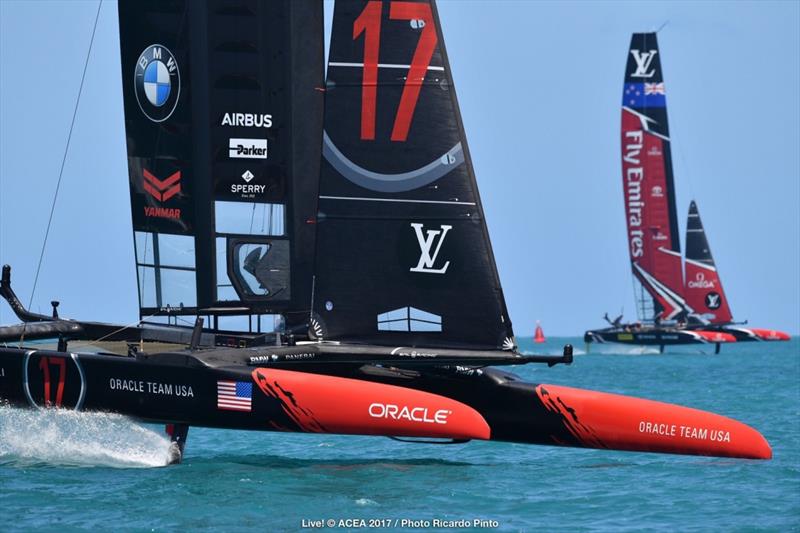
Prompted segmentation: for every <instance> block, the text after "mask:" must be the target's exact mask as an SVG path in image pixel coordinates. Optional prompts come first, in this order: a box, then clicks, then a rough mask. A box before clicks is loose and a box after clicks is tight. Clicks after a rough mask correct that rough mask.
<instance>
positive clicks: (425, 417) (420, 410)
mask: <svg viewBox="0 0 800 533" xmlns="http://www.w3.org/2000/svg"><path fill="white" fill-rule="evenodd" d="M451 414H453V411H451V410H449V409H439V410H436V411H433V410H432V409H428V408H427V407H409V406H407V405H403V406H400V405H395V404H391V403H388V404H384V403H377V402H376V403H372V404H370V406H369V416H371V417H373V418H391V419H392V420H408V421H411V422H421V423H424V424H447V417H448V416H450V415H451Z"/></svg>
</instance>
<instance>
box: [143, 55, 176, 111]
mask: <svg viewBox="0 0 800 533" xmlns="http://www.w3.org/2000/svg"><path fill="white" fill-rule="evenodd" d="M134 87H135V91H136V101H137V102H138V103H139V108H140V109H141V110H142V113H144V114H145V115H146V116H147V118H149V119H150V120H152V121H153V122H163V121H165V120H167V119H168V118H169V117H170V115H172V112H173V111H175V107H176V106H177V105H178V97H179V96H180V93H181V72H180V69H178V62H177V61H175V56H174V55H172V52H170V51H169V49H168V48H167V47H166V46H163V45H160V44H151V45H150V46H148V47H147V48H145V49H144V51H143V52H142V53H141V55H139V59H138V60H137V61H136V74H135V75H134Z"/></svg>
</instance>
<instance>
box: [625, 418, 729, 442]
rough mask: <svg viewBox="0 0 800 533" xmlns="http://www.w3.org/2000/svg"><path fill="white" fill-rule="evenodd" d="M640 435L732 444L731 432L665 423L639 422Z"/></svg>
mask: <svg viewBox="0 0 800 533" xmlns="http://www.w3.org/2000/svg"><path fill="white" fill-rule="evenodd" d="M639 433H645V434H648V435H661V436H662V437H681V438H684V439H695V440H710V441H716V442H731V432H730V431H726V430H722V429H709V428H701V427H694V426H684V425H681V424H667V423H664V422H647V421H644V420H642V421H640V422H639Z"/></svg>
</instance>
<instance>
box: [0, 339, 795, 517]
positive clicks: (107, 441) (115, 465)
mask: <svg viewBox="0 0 800 533" xmlns="http://www.w3.org/2000/svg"><path fill="white" fill-rule="evenodd" d="M564 342H572V343H574V344H575V346H576V353H577V354H578V356H577V357H576V358H575V362H574V364H573V365H572V366H570V367H565V366H562V365H559V366H557V367H554V368H547V367H546V366H545V365H536V366H532V365H529V366H528V367H525V368H519V369H517V370H516V372H517V373H518V374H520V375H521V376H523V377H524V378H526V380H529V381H533V382H542V383H555V384H564V385H571V386H576V387H582V388H590V389H597V390H604V391H609V392H616V393H623V394H628V395H633V396H640V397H646V398H652V399H656V400H662V401H669V402H673V403H678V404H684V405H689V406H692V407H697V408H700V409H706V410H710V411H714V412H717V413H720V414H724V415H727V416H730V417H733V418H736V419H739V420H741V421H743V422H746V423H748V424H750V425H752V426H754V427H755V428H757V429H759V430H760V431H761V432H762V433H763V434H764V435H765V436H766V437H767V439H768V440H769V442H770V443H771V445H772V448H773V453H774V458H773V460H771V461H746V460H732V459H716V458H705V457H687V456H673V455H660V454H645V453H625V452H610V451H595V450H579V449H569V448H556V447H548V446H526V445H515V444H504V443H491V442H488V443H487V442H471V443H468V444H464V445H450V446H442V445H428V444H404V443H399V442H395V441H392V440H389V439H386V438H381V437H342V436H330V435H289V434H278V433H261V432H232V431H219V430H211V429H202V428H192V429H191V430H190V432H189V440H188V445H187V448H186V456H185V460H184V462H183V463H182V464H180V465H176V466H170V467H164V466H163V465H164V464H165V461H166V457H167V456H166V451H167V446H168V441H167V439H166V438H165V437H164V436H163V435H161V433H160V428H158V427H155V426H142V425H140V424H137V423H135V422H132V421H130V420H128V419H126V418H124V417H121V416H117V415H110V414H90V413H72V412H66V411H65V412H57V411H41V412H33V411H26V410H18V409H11V408H8V407H0V517H2V521H0V531H30V530H58V531H70V530H81V529H93V530H101V531H103V530H133V531H151V530H152V531H170V530H175V529H177V528H181V529H188V530H222V531H248V530H255V531H282V530H303V529H304V530H309V531H310V530H311V529H317V528H312V527H310V526H311V525H313V524H315V522H314V521H317V520H322V521H323V524H325V523H326V521H328V520H334V521H335V523H334V528H330V527H327V526H325V527H324V528H321V529H337V530H342V531H344V530H366V529H368V527H365V526H364V525H363V524H365V525H366V526H369V525H370V521H372V525H388V526H390V528H392V529H409V530H411V529H416V530H429V529H433V527H432V526H433V524H434V520H444V521H459V520H461V521H467V522H461V523H460V524H461V525H465V524H466V523H469V524H470V525H473V524H474V523H475V522H474V521H475V520H484V521H485V522H482V523H480V525H483V526H486V527H484V529H489V530H496V531H530V530H533V529H539V528H544V529H545V530H551V531H615V532H616V531H651V530H680V531H709V530H712V531H715V530H716V531H791V530H798V529H800V342H798V340H797V339H793V340H792V341H790V342H782V343H777V342H776V343H741V344H739V345H733V346H724V347H723V350H722V353H721V354H719V355H713V353H712V351H713V350H712V349H711V348H709V347H693V348H689V347H686V348H681V349H680V350H679V351H678V350H675V351H673V352H672V353H667V354H664V355H657V354H655V353H654V350H641V349H631V348H626V347H619V346H617V347H614V346H613V345H607V346H601V347H597V346H596V345H594V346H592V352H591V353H590V354H588V355H586V354H585V350H584V349H583V348H584V347H583V343H582V342H581V341H580V339H563V338H562V339H548V342H547V343H545V344H543V345H536V347H535V348H534V345H533V343H532V342H531V341H530V339H522V340H521V344H522V348H523V349H524V350H526V351H536V352H538V353H558V352H560V349H561V345H562V344H563V343H564ZM345 520H352V522H350V523H349V527H348V526H347V524H348V523H347V522H342V521H345ZM361 520H364V521H365V522H364V523H362V522H360V521H361ZM340 524H345V525H344V526H341V527H340ZM429 524H430V526H429ZM455 524H459V523H458V522H455ZM403 526H405V527H403ZM374 529H377V528H374ZM444 529H449V528H444ZM460 529H464V528H460ZM470 529H479V528H470Z"/></svg>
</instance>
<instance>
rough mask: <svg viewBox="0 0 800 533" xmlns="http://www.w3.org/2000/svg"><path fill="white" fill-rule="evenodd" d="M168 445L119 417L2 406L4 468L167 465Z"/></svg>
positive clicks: (0, 432)
mask: <svg viewBox="0 0 800 533" xmlns="http://www.w3.org/2000/svg"><path fill="white" fill-rule="evenodd" d="M169 444H170V442H169V439H168V438H167V437H166V436H165V435H161V434H159V433H157V432H155V431H153V430H151V429H148V428H146V427H143V426H141V425H139V424H137V423H136V422H134V421H133V420H131V419H130V418H127V417H125V416H122V415H118V414H112V413H83V412H76V411H68V410H65V409H41V410H30V409H16V408H12V407H8V406H0V464H22V465H28V464H37V463H46V464H52V465H67V466H70V465H74V466H107V467H116V468H132V467H134V468H135V467H140V468H143V467H156V466H165V465H166V464H167V460H168V458H169V455H168V451H169Z"/></svg>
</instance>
